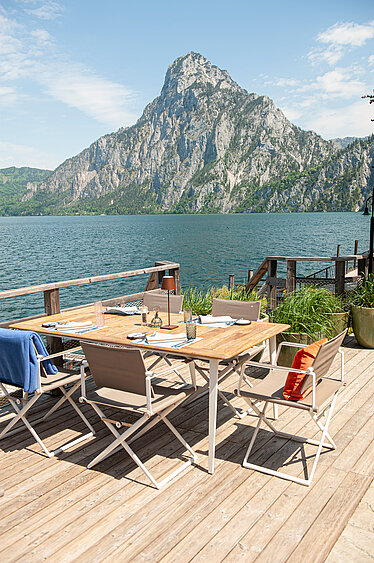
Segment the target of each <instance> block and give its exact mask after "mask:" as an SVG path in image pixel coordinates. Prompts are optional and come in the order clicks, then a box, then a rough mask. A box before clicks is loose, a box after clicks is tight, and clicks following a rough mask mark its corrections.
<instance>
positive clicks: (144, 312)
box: [140, 305, 148, 326]
mask: <svg viewBox="0 0 374 563" xmlns="http://www.w3.org/2000/svg"><path fill="white" fill-rule="evenodd" d="M140 312H141V314H142V325H143V326H147V313H148V307H147V305H143V306H142V307H141V308H140Z"/></svg>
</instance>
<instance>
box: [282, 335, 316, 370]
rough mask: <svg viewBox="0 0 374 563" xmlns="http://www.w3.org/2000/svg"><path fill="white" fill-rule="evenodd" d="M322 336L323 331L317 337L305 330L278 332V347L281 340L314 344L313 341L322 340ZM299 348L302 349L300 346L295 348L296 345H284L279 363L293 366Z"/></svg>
mask: <svg viewBox="0 0 374 563" xmlns="http://www.w3.org/2000/svg"><path fill="white" fill-rule="evenodd" d="M321 338H324V335H323V334H322V333H320V334H318V335H317V338H312V337H311V336H309V334H306V333H304V332H281V334H277V348H278V346H279V344H280V343H281V342H296V343H298V344H304V345H305V346H307V345H308V344H313V342H315V341H316V340H320V339H321ZM298 350H300V348H295V347H294V346H282V349H281V351H280V354H279V357H278V365H279V366H285V367H291V365H292V362H293V359H294V357H295V354H296V352H297V351H298Z"/></svg>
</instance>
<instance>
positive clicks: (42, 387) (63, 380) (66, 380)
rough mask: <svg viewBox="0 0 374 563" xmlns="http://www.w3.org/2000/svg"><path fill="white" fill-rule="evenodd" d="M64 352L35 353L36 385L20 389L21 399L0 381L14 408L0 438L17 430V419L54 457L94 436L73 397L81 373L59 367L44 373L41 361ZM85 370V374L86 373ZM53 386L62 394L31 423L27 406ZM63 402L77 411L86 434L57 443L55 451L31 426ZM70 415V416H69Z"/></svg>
mask: <svg viewBox="0 0 374 563" xmlns="http://www.w3.org/2000/svg"><path fill="white" fill-rule="evenodd" d="M78 350H80V346H79V347H78V348H75V349H72V350H71V352H76V351H78ZM59 356H62V357H64V356H65V352H64V351H63V352H60V353H58V354H52V355H51V356H44V357H43V356H41V355H40V356H38V357H37V362H38V387H37V389H35V391H34V392H33V393H28V392H26V391H24V390H22V400H21V402H19V401H18V398H17V397H15V396H14V394H13V393H10V392H8V390H7V388H6V387H5V386H4V385H3V384H2V383H1V382H0V389H1V391H2V392H3V395H4V398H5V399H6V400H7V402H9V403H10V404H11V406H12V407H13V409H14V411H15V416H14V417H13V418H11V419H10V420H9V422H8V424H6V425H5V427H4V428H3V429H1V430H0V439H1V438H3V437H5V436H11V435H12V434H15V433H17V432H19V430H20V429H19V428H15V426H16V425H17V423H18V422H22V423H23V424H24V425H25V427H26V428H27V429H28V431H29V432H30V433H31V435H32V436H33V437H34V438H35V440H36V441H37V442H38V444H39V445H40V446H41V448H42V449H43V451H44V453H45V454H46V455H47V456H48V457H53V456H55V455H57V454H59V453H61V452H63V451H65V450H67V449H69V448H71V447H73V446H75V445H77V444H79V443H80V442H82V441H84V440H86V439H87V438H91V437H92V436H94V434H95V431H94V429H93V427H92V426H91V424H90V422H89V421H88V420H87V418H86V417H85V415H84V414H83V412H82V411H81V410H80V408H79V407H78V405H77V404H76V403H75V401H74V400H73V398H72V396H73V394H74V393H75V392H76V391H77V390H78V389H79V387H80V385H81V373H79V372H76V371H75V372H74V371H73V370H70V369H65V368H59V369H58V372H57V373H55V374H53V375H52V374H47V373H46V370H45V368H44V365H43V361H45V360H47V359H51V360H54V359H55V358H56V357H59ZM77 358H78V356H77V355H75V356H74V359H75V360H77ZM86 376H87V374H85V376H84V377H86ZM66 387H67V388H66ZM53 389H59V390H60V392H61V397H60V398H57V399H56V402H55V403H54V405H53V406H52V407H51V408H50V409H49V410H48V412H47V413H46V414H45V415H44V416H42V417H40V418H37V419H36V420H35V419H34V420H32V424H31V423H30V420H29V419H28V416H26V415H28V413H29V410H30V409H31V408H32V406H33V405H34V404H35V403H36V401H38V399H39V398H40V397H41V396H42V395H43V394H44V393H46V392H48V391H52V390H53ZM65 402H68V403H69V404H70V405H71V407H72V408H73V409H74V411H75V412H76V413H77V415H78V416H79V417H80V418H81V420H82V421H83V422H84V424H85V425H86V426H87V428H89V430H90V431H89V433H88V434H84V435H83V434H82V435H81V436H80V437H78V438H76V439H74V440H72V441H71V442H69V443H67V444H64V445H62V446H60V447H58V448H57V449H56V450H54V451H50V450H49V449H48V448H47V446H46V445H45V444H44V442H43V440H42V439H41V438H40V436H39V434H38V433H37V432H36V430H35V428H34V426H35V425H36V424H37V423H38V422H41V421H44V420H46V419H47V418H48V417H49V416H51V415H52V414H53V413H54V412H55V411H56V410H57V409H59V408H60V407H61V406H62V405H63V404H64V403H65ZM70 418H71V417H70Z"/></svg>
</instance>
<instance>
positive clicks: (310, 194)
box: [257, 135, 374, 212]
mask: <svg viewBox="0 0 374 563" xmlns="http://www.w3.org/2000/svg"><path fill="white" fill-rule="evenodd" d="M373 163H374V135H372V136H370V137H368V138H367V139H366V140H361V139H358V140H356V141H354V142H353V143H351V144H349V145H348V146H347V148H346V149H343V150H341V151H339V152H338V153H337V154H336V155H334V156H333V157H331V158H330V159H328V160H327V161H326V162H325V163H324V164H322V165H319V166H317V167H315V168H313V169H310V170H306V171H305V172H302V173H300V174H298V175H294V177H289V178H287V179H281V180H278V181H276V182H273V183H270V184H268V185H267V186H264V187H263V188H261V189H259V191H258V192H257V196H258V197H259V199H260V200H261V201H262V205H263V207H264V210H265V211H267V212H273V211H278V210H279V209H281V210H284V211H359V210H361V209H363V207H364V204H365V199H366V198H367V197H368V196H369V195H371V190H372V187H373V185H374V169H373V167H372V166H373Z"/></svg>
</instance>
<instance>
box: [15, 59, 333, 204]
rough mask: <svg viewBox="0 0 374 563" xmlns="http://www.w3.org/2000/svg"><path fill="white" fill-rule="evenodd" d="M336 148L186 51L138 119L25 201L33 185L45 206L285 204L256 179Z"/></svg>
mask: <svg viewBox="0 0 374 563" xmlns="http://www.w3.org/2000/svg"><path fill="white" fill-rule="evenodd" d="M335 152H336V147H334V145H333V144H332V143H331V142H329V141H324V140H323V139H322V138H321V137H319V136H318V135H317V134H316V133H314V132H312V131H303V130H301V129H300V128H298V127H296V126H295V125H293V124H292V123H290V122H289V121H288V120H287V119H286V117H285V116H284V115H283V113H282V112H281V111H280V110H279V109H277V108H276V106H275V105H274V103H273V101H272V100H270V99H269V98H267V97H266V96H258V95H257V94H254V93H252V94H249V93H248V92H247V91H246V90H244V89H242V88H241V87H240V86H238V84H236V83H235V82H234V81H233V80H232V79H231V78H230V76H229V74H228V73H227V72H226V71H224V70H220V69H219V68H218V67H216V66H214V65H212V64H211V63H210V62H209V61H207V60H206V59H205V58H204V57H203V56H201V55H199V54H197V53H189V54H188V55H186V56H184V57H181V58H179V59H177V60H176V61H175V62H174V63H173V64H172V65H171V66H170V67H169V69H168V71H167V73H166V77H165V83H164V86H163V88H162V90H161V94H160V96H159V97H157V98H156V99H155V100H154V101H153V102H151V103H150V104H149V105H148V106H147V107H146V108H145V110H144V113H143V115H142V117H141V118H140V119H139V120H138V122H137V123H136V124H135V125H134V126H132V127H129V128H126V129H119V130H118V131H117V132H116V133H113V134H110V135H105V136H103V137H101V138H100V139H98V140H97V141H96V142H95V143H93V144H92V145H91V146H90V147H89V148H87V149H85V150H84V151H82V152H81V153H80V154H79V155H77V156H75V157H74V158H71V159H68V160H67V161H65V162H64V163H63V164H61V165H60V166H59V167H58V168H57V169H56V170H55V171H54V173H52V175H51V176H50V177H49V178H48V179H47V180H46V181H45V182H44V183H42V184H41V186H40V187H39V188H38V193H37V194H35V193H32V192H29V193H27V194H26V195H25V196H24V201H25V202H26V201H28V200H29V204H30V205H32V203H33V200H34V198H35V197H36V195H37V199H38V201H39V202H42V201H44V202H45V205H46V206H47V207H48V210H49V212H59V210H60V211H62V210H65V212H69V209H70V210H71V212H74V211H77V210H86V211H97V212H104V213H105V212H107V213H116V212H117V213H121V212H122V213H123V212H125V213H126V212H130V213H131V212H135V213H136V212H153V211H179V212H183V211H184V212H199V211H221V212H228V211H235V210H245V211H255V210H264V211H267V210H269V211H270V210H277V211H281V210H282V208H279V209H275V206H276V201H278V203H279V205H281V198H278V200H277V199H276V198H275V199H274V205H273V204H269V205H268V206H266V205H265V206H263V205H262V203H261V199H262V197H263V196H261V195H260V194H261V189H262V187H263V186H268V185H269V184H270V183H271V182H273V181H276V180H277V179H279V178H287V177H289V176H290V175H291V176H294V175H298V174H300V173H302V172H304V171H305V170H307V169H310V168H313V167H315V166H318V165H320V164H321V162H323V161H325V160H326V159H328V158H330V157H331V156H332V155H333V154H334V153H335ZM295 189H296V188H295ZM244 202H245V204H244ZM243 205H244V207H246V208H245V209H244V208H243ZM62 212H63V211H62Z"/></svg>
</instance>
